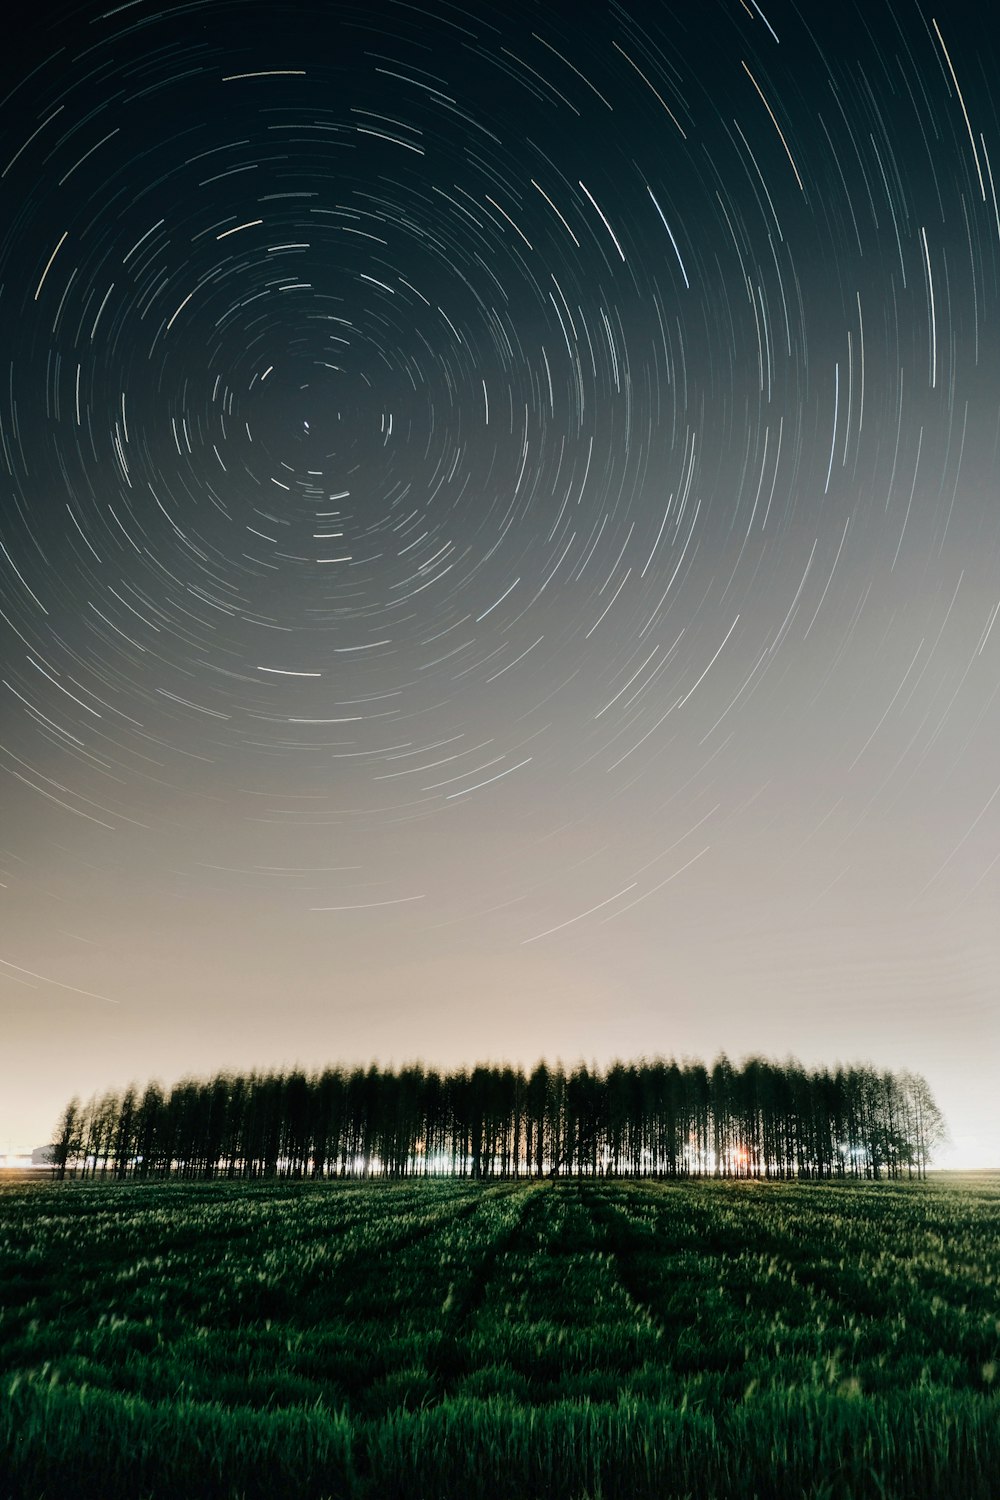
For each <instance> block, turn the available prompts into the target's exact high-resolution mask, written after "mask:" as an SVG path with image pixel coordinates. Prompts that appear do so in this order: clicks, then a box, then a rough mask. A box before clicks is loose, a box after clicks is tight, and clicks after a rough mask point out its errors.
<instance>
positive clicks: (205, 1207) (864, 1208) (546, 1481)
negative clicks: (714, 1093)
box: [0, 1178, 1000, 1500]
mask: <svg viewBox="0 0 1000 1500" xmlns="http://www.w3.org/2000/svg"><path fill="white" fill-rule="evenodd" d="M998 1244H1000V1181H998V1180H997V1179H995V1178H993V1179H989V1178H987V1179H981V1180H979V1181H975V1180H969V1181H967V1182H965V1183H951V1184H947V1183H933V1184H920V1183H913V1184H898V1185H896V1184H870V1185H847V1184H843V1185H842V1184H823V1185H815V1186H810V1185H806V1184H798V1183H795V1184H778V1183H745V1182H744V1183H733V1182H700V1183H691V1184H682V1185H677V1184H662V1183H650V1182H605V1181H603V1180H599V1179H597V1180H595V1179H589V1180H582V1181H571V1182H555V1183H543V1184H538V1183H531V1184H527V1183H502V1184H497V1185H493V1186H490V1187H481V1186H478V1185H475V1184H470V1183H467V1182H466V1183H459V1182H448V1181H426V1182H409V1183H407V1182H404V1183H377V1184H371V1185H368V1184H362V1183H344V1184H341V1183H330V1182H321V1183H315V1184H313V1183H291V1182H286V1181H283V1182H277V1183H266V1184H265V1183H259V1182H258V1183H252V1184H230V1183H209V1184H204V1185H192V1184H188V1183H159V1184H148V1185H144V1184H134V1185H132V1184H130V1185H126V1186H113V1185H102V1184H101V1183H97V1184H94V1185H91V1184H87V1185H85V1186H84V1185H80V1184H73V1183H66V1184H49V1183H32V1184H30V1185H28V1186H24V1185H10V1186H5V1187H0V1497H2V1500H63V1497H67V1496H73V1497H74V1500H90V1497H93V1500H98V1497H99V1500H119V1497H120V1500H148V1497H157V1500H159V1497H173V1496H179V1495H183V1496H190V1497H201V1496H205V1497H209V1496H211V1497H218V1500H239V1497H247V1500H250V1497H257V1496H259V1497H267V1500H276V1497H281V1496H284V1495H290V1496H291V1495H294V1496H295V1497H296V1500H326V1497H343V1500H376V1497H378V1500H383V1497H385V1500H392V1497H398V1500H404V1497H407V1500H449V1497H456V1500H457V1497H462V1500H533V1497H539V1500H541V1497H546V1500H709V1497H712V1500H715V1497H717V1500H751V1497H758V1500H786V1497H787V1500H799V1497H803V1496H809V1497H814V1500H868V1497H871V1500H923V1497H927V1500H948V1497H951V1496H955V1497H959V1496H961V1497H962V1500H994V1497H995V1496H996V1495H997V1493H998V1490H1000V1478H998V1476H1000V1399H998V1392H1000V1380H998V1379H997V1375H998V1371H1000V1282H998V1265H997V1246H998Z"/></svg>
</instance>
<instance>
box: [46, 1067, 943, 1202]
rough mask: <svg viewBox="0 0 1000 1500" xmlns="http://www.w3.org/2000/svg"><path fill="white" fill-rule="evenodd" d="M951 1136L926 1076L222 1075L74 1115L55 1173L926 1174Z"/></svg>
mask: <svg viewBox="0 0 1000 1500" xmlns="http://www.w3.org/2000/svg"><path fill="white" fill-rule="evenodd" d="M943 1136H944V1122H943V1120H942V1116H941V1113H940V1111H939V1110H938V1108H937V1105H936V1104H935V1102H934V1098H933V1096H932V1094H931V1091H930V1088H929V1087H928V1085H927V1082H926V1080H925V1079H924V1078H922V1077H920V1076H919V1075H918V1074H914V1073H909V1072H901V1073H893V1072H884V1071H878V1070H876V1069H875V1068H873V1067H870V1066H866V1065H862V1066H852V1067H846V1068H845V1067H838V1068H836V1069H835V1070H833V1071H830V1070H827V1069H814V1070H808V1069H806V1068H804V1067H802V1066H801V1064H799V1063H797V1062H794V1061H789V1062H786V1063H782V1064H777V1063H774V1062H769V1061H767V1060H765V1059H763V1058H757V1057H753V1058H750V1059H748V1060H746V1061H744V1062H743V1063H742V1064H740V1065H738V1066H737V1065H733V1064H732V1063H730V1062H729V1060H728V1059H727V1058H726V1057H720V1058H719V1059H718V1061H717V1062H716V1063H715V1064H714V1066H712V1067H711V1068H706V1067H705V1066H704V1065H703V1064H702V1063H700V1062H691V1061H685V1062H684V1063H677V1062H675V1061H672V1060H669V1061H668V1060H664V1059H662V1058H657V1059H655V1060H653V1061H646V1060H643V1061H641V1062H638V1063H631V1064H626V1063H621V1062H616V1063H614V1064H613V1065H612V1066H610V1067H609V1068H607V1069H605V1070H598V1069H594V1068H587V1067H586V1066H584V1065H582V1064H581V1065H579V1066H577V1067H575V1068H573V1069H572V1070H570V1071H567V1070H566V1069H565V1068H563V1067H562V1066H561V1065H558V1066H554V1067H553V1066H548V1065H547V1064H545V1063H539V1064H538V1066H537V1067H535V1068H534V1069H533V1070H532V1071H531V1072H530V1073H526V1072H525V1071H524V1070H523V1069H521V1068H514V1067H510V1066H500V1067H496V1066H481V1067H476V1068H473V1069H471V1070H467V1069H461V1070H458V1071H454V1072H440V1071H437V1070H435V1069H433V1068H425V1067H423V1066H421V1065H413V1066H410V1067H404V1068H401V1069H399V1070H396V1071H394V1070H391V1069H383V1068H378V1067H376V1066H372V1067H370V1068H368V1069H364V1068H353V1069H350V1070H348V1069H344V1068H339V1067H329V1068H325V1069H323V1070H322V1071H321V1072H314V1073H308V1074H307V1073H306V1072H304V1071H302V1070H301V1069H298V1068H296V1069H292V1070H291V1071H287V1072H267V1073H256V1072H255V1073H249V1074H234V1073H227V1072H224V1073H217V1074H215V1076H214V1077H211V1078H204V1079H196V1078H187V1079H184V1080H182V1081H181V1082H179V1083H177V1084H175V1085H174V1086H173V1087H172V1088H169V1089H165V1088H164V1087H163V1086H162V1085H160V1084H159V1083H150V1084H148V1085H147V1086H146V1087H145V1088H144V1089H142V1090H141V1091H140V1089H139V1088H138V1087H137V1086H135V1085H133V1086H131V1087H129V1088H127V1089H125V1090H124V1091H123V1092H115V1091H109V1092H106V1093H104V1094H101V1095H99V1096H96V1095H95V1097H94V1098H92V1099H91V1100H89V1102H87V1103H86V1104H81V1102H80V1100H79V1099H74V1100H72V1101H71V1102H70V1103H69V1104H68V1105H67V1106H66V1108H65V1110H64V1111H63V1113H62V1117H61V1119H60V1121H59V1124H58V1126H57V1129H56V1136H55V1142H54V1145H53V1158H54V1171H55V1173H56V1175H57V1176H59V1177H65V1176H67V1175H73V1176H77V1177H87V1176H90V1177H97V1176H101V1177H106V1178H112V1179H118V1180H122V1179H125V1178H154V1177H168V1176H179V1177H185V1178H213V1177H226V1178H240V1177H246V1178H253V1177H276V1176H281V1177H411V1176H426V1175H437V1174H440V1175H445V1174H449V1175H453V1176H458V1177H472V1178H497V1177H541V1176H560V1175H564V1174H567V1175H587V1176H598V1175H608V1176H643V1177H649V1176H655V1177H691V1176H724V1177H754V1178H789V1177H802V1178H809V1179H822V1178H837V1177H840V1178H845V1177H846V1178H871V1179H878V1178H881V1177H890V1178H899V1177H902V1176H908V1177H914V1176H919V1177H923V1176H924V1174H925V1172H926V1169H927V1165H928V1163H929V1161H930V1159H931V1155H932V1152H933V1150H934V1148H935V1146H936V1145H937V1144H939V1142H940V1141H941V1140H942V1139H943Z"/></svg>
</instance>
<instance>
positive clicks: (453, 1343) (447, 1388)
mask: <svg viewBox="0 0 1000 1500" xmlns="http://www.w3.org/2000/svg"><path fill="white" fill-rule="evenodd" d="M543 1188H544V1184H543V1183H535V1182H533V1183H531V1184H530V1185H527V1184H525V1183H518V1184H516V1185H515V1186H514V1187H513V1188H512V1189H511V1192H510V1193H506V1194H504V1196H505V1197H510V1196H511V1194H512V1193H517V1192H522V1193H523V1194H524V1198H523V1201H522V1203H521V1205H520V1209H519V1212H518V1214H517V1217H516V1218H515V1219H514V1221H513V1223H511V1224H508V1225H507V1227H506V1228H505V1229H504V1230H503V1231H502V1233H501V1234H499V1235H498V1236H497V1237H496V1238H495V1239H492V1240H490V1241H489V1243H488V1244H487V1246H486V1248H485V1250H484V1251H483V1253H482V1255H481V1256H480V1258H479V1263H478V1265H477V1267H476V1270H475V1272H474V1273H473V1274H472V1275H471V1276H469V1278H468V1280H467V1282H466V1286H465V1290H464V1291H463V1292H462V1293H461V1294H460V1295H459V1296H457V1297H455V1298H454V1300H453V1302H452V1304H451V1306H450V1307H449V1309H448V1312H447V1314H444V1315H443V1320H444V1326H443V1327H442V1329H441V1331H440V1333H439V1334H438V1336H437V1338H436V1340H435V1341H434V1343H433V1345H432V1346H431V1348H430V1349H429V1350H428V1352H427V1368H428V1373H429V1374H430V1375H431V1377H432V1379H433V1382H434V1393H433V1396H432V1397H431V1399H430V1401H429V1402H428V1404H429V1405H439V1404H440V1402H441V1401H443V1400H444V1399H445V1397H446V1396H448V1395H449V1394H450V1392H451V1390H452V1389H453V1388H454V1386H455V1384H456V1383H457V1381H458V1380H460V1379H461V1378H462V1376H464V1375H466V1374H468V1359H467V1356H466V1354H465V1352H464V1351H463V1349H462V1344H461V1341H462V1338H463V1336H464V1335H465V1333H466V1332H467V1331H468V1329H469V1328H470V1327H471V1325H472V1323H473V1321H474V1319H475V1316H476V1313H477V1312H478V1311H479V1309H480V1307H481V1306H482V1304H483V1302H484V1301H485V1298H486V1292H487V1289H488V1286H489V1283H490V1280H491V1278H492V1277H493V1274H494V1273H495V1271H496V1268H497V1263H498V1261H499V1260H500V1258H501V1256H504V1255H506V1254H507V1253H508V1252H509V1251H510V1250H511V1249H513V1248H514V1246H515V1244H516V1242H517V1241H518V1240H521V1239H525V1238H527V1236H528V1235H529V1232H530V1228H531V1225H532V1224H533V1223H534V1222H535V1221H536V1220H537V1217H538V1214H539V1210H540V1208H541V1205H542V1199H543V1196H544V1194H543ZM532 1241H533V1236H532Z"/></svg>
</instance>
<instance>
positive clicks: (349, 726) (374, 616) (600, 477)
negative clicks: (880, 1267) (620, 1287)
mask: <svg viewBox="0 0 1000 1500" xmlns="http://www.w3.org/2000/svg"><path fill="white" fill-rule="evenodd" d="M33 13H34V12H26V14H33ZM44 17H45V21H44V25H41V26H40V25H37V24H36V25H34V26H33V27H32V28H30V29H29V31H28V32H27V33H25V34H30V35H32V42H31V44H30V45H26V44H24V43H21V44H20V47H21V50H20V52H18V50H17V48H16V47H15V48H13V49H11V48H8V49H7V51H6V54H5V58H4V62H3V64H2V65H0V66H2V69H3V72H2V74H0V78H2V83H3V87H2V90H0V92H2V93H3V95H4V98H3V101H2V103H0V157H2V160H0V202H2V204H3V210H2V216H0V226H2V227H0V327H2V329H3V345H2V358H0V484H2V490H0V607H2V611H3V618H2V620H0V640H2V662H0V768H2V779H0V798H2V801H0V846H2V850H0V853H2V870H0V882H2V889H0V960H2V962H0V1018H2V1027H3V1040H2V1047H0V1152H2V1151H5V1150H6V1149H7V1148H8V1146H13V1148H14V1149H15V1150H18V1149H23V1148H30V1147H31V1146H33V1145H37V1144H39V1143H41V1142H42V1141H43V1140H45V1139H47V1138H48V1137H49V1135H50V1133H51V1129H52V1125H53V1122H54V1120H55V1117H56V1115H57V1114H58V1111H59V1109H60V1107H61V1105H62V1104H63V1103H64V1102H65V1101H66V1099H67V1098H68V1097H69V1095H70V1094H72V1093H80V1094H81V1095H83V1096H87V1095H89V1094H90V1093H91V1092H93V1091H94V1090H95V1089H100V1088H103V1087H104V1086H106V1085H112V1084H118V1085H120V1084H125V1083H128V1082H129V1081H130V1080H132V1079H136V1080H138V1081H140V1082H144V1081H145V1080H146V1079H148V1078H149V1077H151V1076H157V1077H160V1078H161V1079H163V1080H164V1081H166V1082H170V1081H172V1080H173V1079H175V1078H177V1077H178V1076H180V1075H181V1074H183V1073H188V1072H190V1073H204V1072H207V1071H211V1070H214V1069H216V1068H219V1067H224V1066H231V1067H233V1068H250V1067H254V1066H256V1067H269V1066H272V1065H275V1066H276V1065H280V1064H284V1063H292V1062H299V1063H302V1064H304V1065H305V1066H307V1067H312V1066H315V1065H320V1064H324V1063H327V1062H332V1061H344V1062H348V1063H353V1062H367V1061H369V1060H371V1059H372V1058H377V1059H378V1060H379V1061H381V1062H382V1063H391V1062H395V1063H400V1062H403V1061H406V1060H410V1059H413V1058H415V1057H421V1058H423V1059H424V1060H426V1061H428V1062H433V1063H437V1064H441V1065H445V1066H454V1065H457V1064H461V1063H469V1064H472V1063H474V1062H475V1061H477V1060H481V1059H488V1060H492V1061H501V1060H511V1061H521V1062H524V1063H526V1064H530V1063H532V1062H534V1061H535V1060H536V1059H537V1058H538V1057H539V1056H540V1055H542V1054H544V1055H547V1056H548V1057H549V1058H553V1059H554V1058H556V1057H562V1058H563V1059H564V1060H565V1061H567V1062H573V1061H575V1060H576V1059H578V1058H581V1057H582V1058H584V1059H586V1060H588V1061H589V1060H596V1061H597V1062H598V1063H601V1064H604V1063H606V1062H608V1061H609V1060H610V1059H612V1058H613V1057H615V1056H621V1057H637V1056H640V1055H643V1054H653V1053H664V1054H671V1053H673V1054H676V1055H678V1056H683V1055H694V1056H701V1057H703V1058H704V1059H705V1060H706V1061H711V1059H712V1058H713V1057H714V1056H715V1055H716V1054H717V1053H718V1052H719V1051H721V1050H725V1051H727V1052H728V1053H729V1054H730V1055H731V1056H733V1057H741V1056H743V1055H745V1054H747V1053H750V1052H760V1053H763V1054H766V1055H769V1056H774V1057H779V1058H780V1057H784V1056H787V1055H788V1054H789V1053H791V1054H794V1055H796V1056H798V1057H800V1058H801V1059H802V1060H803V1061H804V1062H806V1063H807V1064H810V1065H811V1064H816V1063H829V1064H831V1065H832V1064H834V1063H835V1062H836V1061H837V1060H838V1059H842V1060H844V1061H848V1060H858V1059H868V1060H871V1061H873V1062H875V1063H877V1064H882V1065H885V1066H889V1067H893V1068H913V1069H916V1070H918V1071H921V1072H923V1073H925V1074H926V1076H927V1078H928V1080H929V1082H930V1083H931V1086H932V1088H933V1089H934V1091H935V1094H936V1096H937V1098H938V1102H939V1104H940V1105H941V1107H942V1109H943V1110H944V1112H945V1114H946V1116H947V1117H948V1120H949V1123H950V1126H951V1130H952V1137H953V1145H952V1147H951V1148H950V1150H949V1151H948V1152H947V1153H944V1154H942V1156H941V1161H942V1163H943V1164H951V1165H963V1166H987V1165H996V1164H997V1161H998V1159H1000V1146H998V1138H997V1130H996V1125H995V1086H996V1077H997V1061H998V1043H1000V1027H998V1020H997V1017H998V1007H997V984H998V978H1000V923H998V916H997V914H998V911H1000V754H998V751H997V747H998V745H1000V701H998V689H1000V625H996V624H995V622H996V617H997V613H998V610H1000V500H998V483H997V475H998V464H1000V452H998V444H1000V210H998V206H997V188H998V186H1000V184H998V183H997V182H996V181H995V177H994V173H997V174H1000V118H998V111H997V105H996V100H995V95H994V87H995V79H996V77H997V70H998V66H1000V55H997V49H996V47H995V44H994V42H993V40H992V38H991V35H990V33H989V31H988V30H985V31H984V29H983V28H982V27H981V26H979V25H977V24H976V23H975V11H974V10H973V9H972V8H970V7H967V6H959V5H954V4H951V3H947V0H946V3H942V4H941V5H940V6H939V7H938V8H937V9H936V10H934V11H933V12H932V10H931V9H929V8H927V7H926V6H923V5H917V4H910V3H898V4H894V5H891V6H890V5H888V4H884V3H882V0H864V3H863V4H859V5H852V4H847V5H846V6H842V7H834V8H833V9H832V10H831V9H830V8H817V7H812V6H803V7H801V8H800V9H796V7H795V6H793V5H791V4H789V3H772V4H766V5H764V6H763V7H758V6H757V4H756V3H755V0H750V3H749V4H742V3H741V0H725V3H718V4H715V3H706V4H698V5H680V4H672V3H662V4H651V3H648V0H647V3H644V4H642V5H618V4H615V3H609V4H604V3H597V0H595V3H590V0H587V3H584V4H580V3H579V0H577V3H574V4H570V3H569V0H567V3H555V4H549V3H546V4H530V3H522V0H504V3H502V4H489V3H486V0H476V3H475V4H469V5H464V4H451V3H448V4H446V3H444V0H427V4H426V5H424V6H421V7H418V6H415V5H412V4H404V3H401V0H400V3H389V0H386V3H371V0H358V3H356V4H348V3H339V0H336V3H330V0H323V3H321V0H312V3H310V0H302V3H298V4H294V5H284V4H282V5H279V4H277V3H270V4H247V3H244V0H241V3H239V4H234V3H228V0H201V3H194V4H190V5H177V6H172V7H167V8H166V9H165V10H164V9H163V8H162V7H161V6H160V5H159V4H158V3H157V4H153V3H152V0H137V3H133V4H130V5H126V6H120V7H116V8H113V9H112V8H109V9H107V10H105V9H104V8H103V7H101V6H98V5H96V4H93V3H91V0H84V3H82V4H76V5H68V6H65V7H62V6H59V5H46V6H45V7H44ZM12 34H16V33H12Z"/></svg>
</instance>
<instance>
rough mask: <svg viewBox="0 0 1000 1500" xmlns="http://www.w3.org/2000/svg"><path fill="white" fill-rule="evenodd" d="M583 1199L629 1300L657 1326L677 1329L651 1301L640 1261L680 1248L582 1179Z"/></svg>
mask: <svg viewBox="0 0 1000 1500" xmlns="http://www.w3.org/2000/svg"><path fill="white" fill-rule="evenodd" d="M580 1200H581V1202H582V1203H583V1205H584V1207H585V1208H586V1210H587V1212H588V1214H589V1215H590V1221H591V1223H592V1225H593V1226H594V1235H595V1239H596V1241H597V1244H598V1246H599V1248H600V1249H601V1250H602V1251H603V1252H605V1253H610V1255H611V1256H612V1257H613V1259H614V1264H615V1272H616V1274H617V1276H618V1280H619V1281H620V1283H621V1285H622V1286H623V1287H624V1289H625V1292H626V1293H627V1295H628V1297H629V1300H630V1301H631V1302H632V1303H633V1304H634V1305H635V1307H636V1308H637V1309H638V1311H640V1312H641V1313H642V1314H643V1315H644V1316H645V1317H647V1318H649V1319H650V1321H651V1322H652V1323H654V1324H655V1325H656V1327H657V1328H662V1329H664V1331H673V1329H674V1327H675V1323H674V1321H673V1320H669V1319H666V1318H664V1316H663V1314H662V1312H661V1310H660V1309H659V1308H658V1307H657V1306H656V1304H655V1303H654V1302H651V1301H650V1300H649V1285H648V1280H647V1279H646V1278H644V1277H643V1275H642V1273H641V1269H640V1267H639V1266H638V1265H637V1263H636V1262H637V1260H638V1258H639V1257H640V1256H643V1255H649V1254H652V1253H654V1251H655V1252H656V1254H657V1256H658V1258H660V1259H662V1260H665V1259H667V1258H668V1256H669V1252H670V1250H671V1249H678V1248H680V1247H679V1246H678V1245H672V1246H671V1245H667V1244H665V1243H664V1241H663V1239H662V1238H661V1237H660V1236H659V1235H655V1236H654V1234H653V1232H652V1231H650V1230H648V1229H646V1228H645V1226H644V1227H643V1228H642V1229H640V1228H639V1227H638V1225H637V1223H636V1221H635V1219H633V1218H631V1217H630V1216H629V1213H628V1209H627V1208H625V1207H618V1206H616V1205H615V1204H614V1203H612V1202H609V1201H608V1199H607V1198H605V1197H604V1196H603V1195H602V1194H601V1193H599V1192H597V1191H595V1190H594V1188H592V1187H590V1186H589V1184H588V1185H586V1186H585V1185H584V1184H583V1183H582V1182H581V1184H580Z"/></svg>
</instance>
